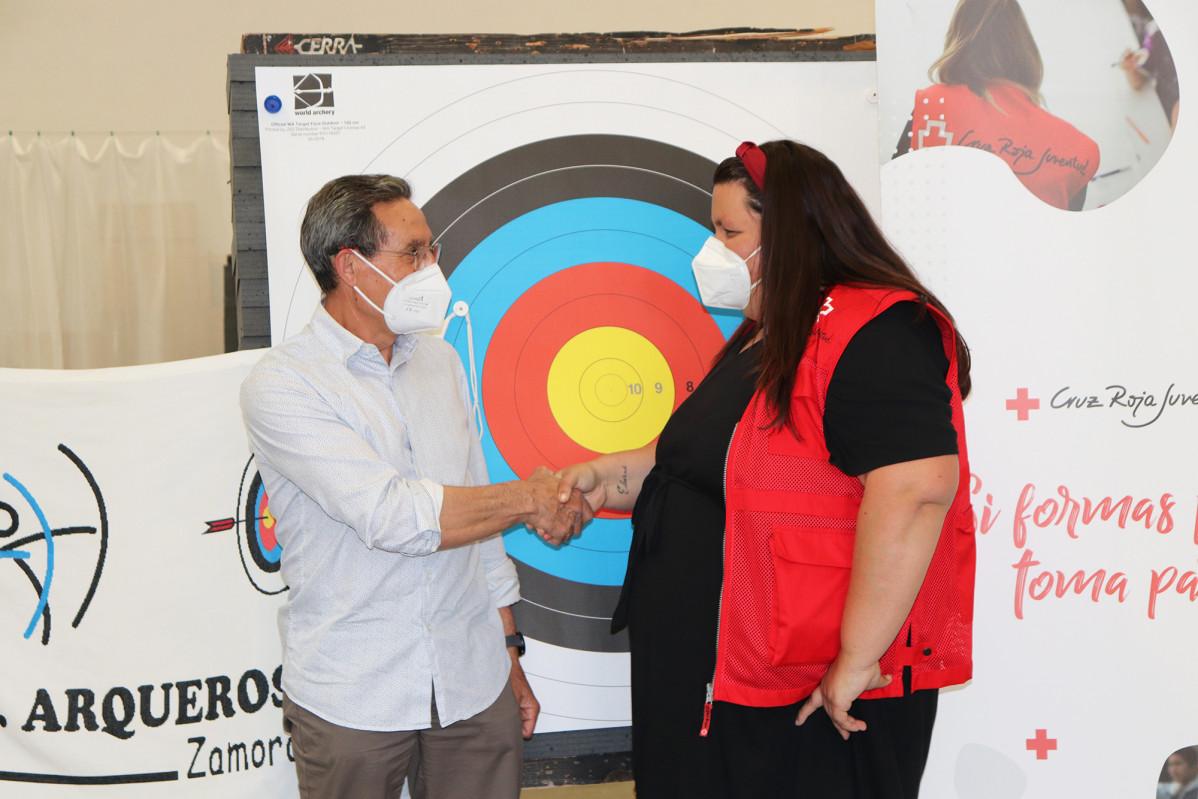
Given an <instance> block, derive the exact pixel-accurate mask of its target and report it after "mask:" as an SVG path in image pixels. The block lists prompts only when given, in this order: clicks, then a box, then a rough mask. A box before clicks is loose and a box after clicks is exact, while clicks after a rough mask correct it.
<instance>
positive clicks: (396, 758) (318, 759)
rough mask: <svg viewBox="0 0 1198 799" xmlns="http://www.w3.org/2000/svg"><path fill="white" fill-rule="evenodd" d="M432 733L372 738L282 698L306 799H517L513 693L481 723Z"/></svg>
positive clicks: (520, 748) (520, 751) (519, 762)
mask: <svg viewBox="0 0 1198 799" xmlns="http://www.w3.org/2000/svg"><path fill="white" fill-rule="evenodd" d="M432 713H433V715H432V727H430V728H429V729H427V730H400V731H397V732H372V731H369V730H355V729H350V728H348V727H341V726H338V725H336V724H333V723H332V722H329V721H325V720H324V719H322V718H320V717H319V716H317V715H316V714H315V713H312V712H311V711H308V710H305V709H304V708H302V707H300V706H299V705H297V704H295V703H294V702H292V701H291V700H290V699H289V698H287V697H284V698H283V729H284V730H285V731H286V732H287V733H288V734H290V735H291V745H292V751H293V752H294V754H295V769H296V774H297V776H298V777H299V789H300V796H301V797H302V799H398V797H399V795H400V789H401V786H402V785H403V781H404V778H405V777H408V778H409V783H408V787H409V789H410V790H411V793H412V797H413V799H467V798H468V799H518V797H519V795H520V783H521V776H522V768H523V763H524V741H523V739H522V738H521V737H520V709H519V707H518V706H517V704H516V697H515V696H514V695H513V694H512V691H511V688H510V687H505V688H504V690H503V691H501V692H500V694H499V698H498V699H496V700H495V702H494V703H493V704H492V705H491V706H490V707H489V708H487V709H486V710H484V711H482V712H481V713H479V714H478V715H476V716H473V717H471V718H468V719H463V720H462V721H459V722H457V723H455V724H450V725H449V726H448V727H442V726H441V725H440V722H439V721H438V719H437V703H436V700H435V699H434V701H433V707H432Z"/></svg>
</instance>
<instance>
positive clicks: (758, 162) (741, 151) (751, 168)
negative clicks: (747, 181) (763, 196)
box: [736, 141, 765, 191]
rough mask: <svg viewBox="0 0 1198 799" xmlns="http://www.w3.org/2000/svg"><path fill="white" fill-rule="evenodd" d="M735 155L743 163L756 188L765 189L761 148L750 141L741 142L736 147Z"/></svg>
mask: <svg viewBox="0 0 1198 799" xmlns="http://www.w3.org/2000/svg"><path fill="white" fill-rule="evenodd" d="M736 157H737V158H739V159H740V160H741V163H743V164H744V165H745V169H746V170H747V171H748V173H749V177H751V178H753V182H754V183H756V184H757V188H759V189H761V190H762V191H765V153H763V152H761V148H759V147H758V146H757V145H756V144H754V143H753V142H751V141H747V142H742V143H741V145H740V146H739V147H737V148H736Z"/></svg>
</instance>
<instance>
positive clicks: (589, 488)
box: [557, 461, 607, 512]
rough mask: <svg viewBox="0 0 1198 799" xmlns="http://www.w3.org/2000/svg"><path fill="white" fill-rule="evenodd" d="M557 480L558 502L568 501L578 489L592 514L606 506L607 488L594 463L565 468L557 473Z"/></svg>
mask: <svg viewBox="0 0 1198 799" xmlns="http://www.w3.org/2000/svg"><path fill="white" fill-rule="evenodd" d="M557 478H558V485H557V493H558V501H560V502H565V501H566V500H563V499H562V497H566V498H567V499H569V497H570V494H571V493H572V492H573V491H574V489H578V490H579V491H581V492H582V496H583V499H585V500H586V503H587V504H588V505H590V506H591V510H592V512H593V511H597V510H599V509H600V508H602V507H603V506H605V505H606V504H607V486H606V485H605V484H604V482H603V478H602V477H601V476H600V474H599V470H598V469H596V468H595V462H594V461H587V462H585V463H576V464H574V465H573V466H567V467H566V468H564V469H562V470H560V471H559V472H557Z"/></svg>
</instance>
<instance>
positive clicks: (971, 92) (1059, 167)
mask: <svg viewBox="0 0 1198 799" xmlns="http://www.w3.org/2000/svg"><path fill="white" fill-rule="evenodd" d="M928 77H930V78H931V79H932V80H934V81H935V83H933V84H932V85H931V86H928V87H927V88H926V89H920V90H919V91H917V92H916V93H915V107H914V109H913V111H912V113H911V119H910V120H909V121H908V122H907V128H906V129H905V130H904V131H903V134H902V136H900V137H899V143H898V147H897V148H896V149H895V154H894V157H895V158H897V157H898V156H900V155H902V154H904V153H906V152H907V151H908V150H919V149H922V148H924V147H939V146H945V145H956V146H959V147H972V148H974V149H978V150H982V151H984V152H988V153H993V154H994V155H997V156H998V157H999V158H1001V159H1003V161H1005V162H1006V163H1007V165H1008V166H1010V167H1011V171H1012V172H1014V173H1015V177H1017V178H1018V179H1019V180H1020V182H1022V183H1023V185H1024V186H1026V187H1027V189H1028V191H1030V192H1031V193H1032V194H1034V195H1036V196H1037V197H1039V198H1040V199H1041V200H1043V201H1044V202H1046V203H1048V204H1049V205H1053V206H1055V207H1057V208H1061V209H1067V210H1070V211H1080V210H1082V206H1083V205H1084V204H1085V201H1086V186H1087V185H1088V184H1089V182H1090V180H1091V179H1092V178H1093V177H1094V175H1095V174H1096V173H1097V172H1098V161H1099V154H1098V145H1097V144H1096V143H1095V142H1094V140H1093V139H1091V138H1090V137H1089V136H1087V135H1085V134H1084V133H1082V132H1081V131H1080V130H1078V129H1077V128H1075V127H1073V125H1070V124H1069V123H1068V122H1066V121H1065V120H1063V119H1061V118H1060V117H1056V116H1053V115H1052V114H1051V113H1049V112H1048V111H1046V110H1045V109H1044V107H1043V106H1044V98H1043V97H1042V96H1041V94H1040V84H1041V83H1042V82H1043V81H1044V62H1043V61H1042V60H1041V58H1040V50H1039V48H1038V47H1037V46H1036V41H1035V39H1033V38H1032V32H1031V29H1030V28H1028V25H1027V20H1026V19H1025V18H1024V16H1023V9H1022V8H1020V6H1019V3H1018V2H1017V0H961V2H959V3H958V4H957V8H956V10H955V11H954V12H953V18H952V21H951V22H950V23H949V26H948V33H947V34H946V35H945V38H944V52H943V53H941V55H940V57H939V58H938V59H936V61H935V63H933V64H932V67H931V69H929V70H928Z"/></svg>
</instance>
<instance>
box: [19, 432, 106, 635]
mask: <svg viewBox="0 0 1198 799" xmlns="http://www.w3.org/2000/svg"><path fill="white" fill-rule="evenodd" d="M58 451H59V452H61V453H62V454H63V455H64V456H66V458H67V459H68V460H69V461H70V463H71V464H72V466H73V467H74V470H75V471H77V472H78V473H79V474H80V475H82V477H83V480H84V481H85V482H86V484H87V486H88V488H89V489H90V493H91V498H92V500H93V501H94V502H95V505H96V511H97V515H98V518H97V523H96V524H95V525H86V524H85V525H75V526H65V527H51V526H50V519H51V518H53V517H56V516H58V513H56V512H55V506H56V505H58V504H60V502H64V501H65V493H66V491H65V489H66V487H67V486H66V485H65V484H64V482H63V481H60V480H55V482H54V497H53V504H47V499H48V498H49V497H48V496H47V495H46V494H45V493H44V491H43V489H42V488H41V487H40V486H39V485H37V484H32V486H31V485H27V484H26V482H23V481H22V480H21V479H19V478H18V477H16V476H14V475H12V474H9V473H8V472H4V475H3V477H4V481H5V482H6V483H7V484H8V485H9V486H10V487H11V488H12V489H15V491H16V496H12V497H8V498H4V499H0V525H3V527H0V540H5V539H10V538H12V537H13V536H14V535H16V534H17V533H19V532H23V533H25V534H24V535H22V536H21V537H20V538H17V539H15V540H12V541H5V543H3V544H0V562H4V561H11V562H12V563H13V564H14V565H15V566H16V568H18V569H19V570H20V571H21V572H22V573H23V574H24V575H25V579H26V580H27V581H28V582H29V585H30V587H31V588H32V589H33V594H34V596H36V597H37V599H36V601H35V602H34V609H33V612H32V614H31V615H30V618H29V624H28V625H27V626H26V627H25V635H24V637H25V638H27V639H28V638H30V637H31V636H32V635H33V633H34V632H35V631H36V630H37V627H38V624H39V623H40V624H41V628H42V635H41V639H42V644H43V645H49V643H50V627H51V625H50V621H51V614H50V607H51V606H50V595H51V588H52V587H55V586H57V584H56V583H55V581H54V577H55V574H54V566H55V556H56V555H55V553H56V548H57V543H58V542H59V541H60V540H61V539H63V538H66V537H68V536H78V535H96V534H97V533H98V534H99V542H98V543H99V546H98V553H97V555H96V561H95V567H94V568H93V569H91V575H90V580H89V581H88V585H87V590H86V591H85V592H84V595H83V598H82V600H81V601H80V603H79V607H78V609H77V610H76V611H75V617H74V619H73V620H72V621H71V627H72V628H75V627H78V626H79V624H80V623H81V622H82V621H83V617H84V616H85V615H86V614H87V609H88V608H89V607H90V606H91V602H92V599H93V598H94V597H95V595H96V588H97V586H99V584H100V576H101V575H102V574H103V572H104V558H105V555H106V554H107V552H108V513H107V510H106V509H105V506H104V495H103V494H102V493H101V492H100V486H99V485H98V484H97V483H96V479H95V477H93V476H92V473H91V470H89V469H88V468H87V466H86V464H84V462H83V461H82V460H81V459H80V458H79V456H78V455H76V454H75V453H74V452H72V451H71V450H70V449H69V448H68V447H67V446H66V445H65V444H59V445H58ZM30 482H31V483H32V481H30ZM40 482H45V478H43V479H42V480H41V481H40ZM0 490H3V486H2V485H0ZM18 497H19V499H18ZM39 497H40V499H39ZM9 499H11V500H12V501H8V500H9ZM89 504H90V503H89ZM47 511H49V514H47ZM31 515H32V518H34V519H36V520H37V523H36V526H33V525H30V524H27V523H24V522H25V521H27V520H28V519H29V518H30V516H31ZM30 527H32V528H33V530H34V531H33V532H27V531H28V529H29V528H30ZM37 550H41V552H38V551H37ZM76 550H77V548H76V547H73V546H72V547H71V551H72V560H74V561H78V557H76ZM35 566H37V567H38V568H35ZM60 576H61V575H60ZM68 582H69V580H68ZM58 590H59V593H58V596H62V589H61V587H59V589H58Z"/></svg>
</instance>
